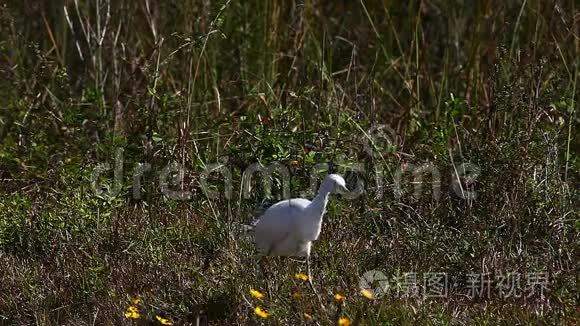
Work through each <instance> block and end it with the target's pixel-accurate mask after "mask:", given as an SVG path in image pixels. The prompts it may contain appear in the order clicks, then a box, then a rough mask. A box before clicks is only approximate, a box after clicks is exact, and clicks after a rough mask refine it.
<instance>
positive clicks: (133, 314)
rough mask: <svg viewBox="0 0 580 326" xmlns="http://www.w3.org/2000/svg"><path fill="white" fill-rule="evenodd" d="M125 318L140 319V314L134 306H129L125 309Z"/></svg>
mask: <svg viewBox="0 0 580 326" xmlns="http://www.w3.org/2000/svg"><path fill="white" fill-rule="evenodd" d="M125 318H129V319H139V318H141V314H140V313H139V309H138V308H137V307H135V306H130V307H129V308H127V311H125Z"/></svg>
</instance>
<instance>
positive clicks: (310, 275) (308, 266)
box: [306, 255, 326, 310]
mask: <svg viewBox="0 0 580 326" xmlns="http://www.w3.org/2000/svg"><path fill="white" fill-rule="evenodd" d="M306 272H307V273H308V284H310V288H311V289H312V292H314V294H315V295H316V298H318V302H319V303H320V306H321V307H322V309H323V310H326V308H325V307H324V303H322V298H320V295H319V294H318V291H316V288H315V287H314V283H313V282H312V273H311V272H310V255H308V256H306Z"/></svg>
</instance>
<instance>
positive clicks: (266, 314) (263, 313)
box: [254, 306, 270, 318]
mask: <svg viewBox="0 0 580 326" xmlns="http://www.w3.org/2000/svg"><path fill="white" fill-rule="evenodd" d="M254 313H256V315H258V316H260V317H262V318H268V317H270V313H269V312H267V311H266V310H265V309H264V308H262V307H260V306H257V307H256V308H255V309H254Z"/></svg>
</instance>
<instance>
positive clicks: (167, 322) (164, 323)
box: [155, 316, 173, 325]
mask: <svg viewBox="0 0 580 326" xmlns="http://www.w3.org/2000/svg"><path fill="white" fill-rule="evenodd" d="M155 319H157V321H158V322H159V323H160V324H161V325H173V322H172V321H171V320H169V319H165V318H163V317H161V316H155Z"/></svg>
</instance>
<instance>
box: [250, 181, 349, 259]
mask: <svg viewBox="0 0 580 326" xmlns="http://www.w3.org/2000/svg"><path fill="white" fill-rule="evenodd" d="M344 192H348V189H347V188H346V183H345V181H344V179H343V178H342V177H341V176H340V175H337V174H329V175H328V176H326V178H324V181H323V182H322V185H321V186H320V190H319V192H318V195H317V196H316V197H315V198H314V199H313V200H312V201H309V200H308V199H304V198H294V199H287V200H283V201H281V202H278V203H276V204H274V205H272V206H270V208H268V209H267V210H266V211H265V212H264V214H263V215H262V216H261V217H260V218H259V219H258V221H257V222H256V224H255V226H254V232H253V235H254V242H255V243H256V247H257V248H258V251H259V252H260V253H261V254H262V255H266V256H299V257H307V258H308V257H309V256H310V247H311V246H312V241H315V240H317V239H318V236H319V235H320V229H321V227H322V217H323V215H324V213H325V211H326V204H327V202H328V195H329V194H331V193H344Z"/></svg>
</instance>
